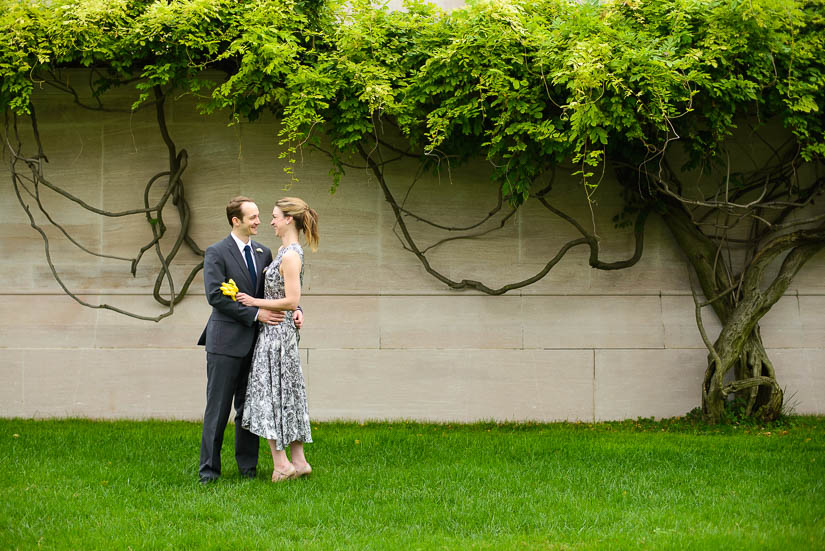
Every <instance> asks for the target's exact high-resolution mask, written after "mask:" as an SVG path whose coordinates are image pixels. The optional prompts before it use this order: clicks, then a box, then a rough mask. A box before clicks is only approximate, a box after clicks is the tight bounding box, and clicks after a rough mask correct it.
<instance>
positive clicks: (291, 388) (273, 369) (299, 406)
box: [241, 243, 312, 450]
mask: <svg viewBox="0 0 825 551" xmlns="http://www.w3.org/2000/svg"><path fill="white" fill-rule="evenodd" d="M287 251H295V252H297V253H298V255H299V256H300V257H301V283H302V284H303V279H304V251H303V249H302V248H301V246H300V245H298V244H297V243H293V244H290V245H287V246H286V247H283V248H281V249H280V250H279V251H278V254H277V255H276V256H275V259H274V260H273V261H272V264H270V265H269V266H268V267H267V268H266V270H265V275H264V277H265V281H264V298H266V299H280V298H284V296H285V294H284V278H283V276H282V275H281V272H280V270H279V268H280V266H281V260H282V259H283V257H284V254H285V253H286V252H287ZM284 314H285V315H286V317H285V318H284V321H282V322H281V323H279V324H278V325H265V324H261V325H260V327H259V329H258V342H257V343H256V344H255V353H254V355H253V357H252V368H251V371H250V373H249V385H248V386H247V389H246V404H245V405H244V412H243V420H242V422H241V424H242V425H243V427H244V428H245V429H247V430H249V431H250V432H251V433H253V434H257V435H258V436H262V437H264V438H267V439H269V440H275V443H276V448H277V449H279V450H282V449H284V448H285V447H286V446H288V445H289V444H291V443H292V442H296V441H300V442H312V433H311V431H310V425H309V410H308V409H307V393H306V385H305V383H304V374H303V372H302V371H301V358H300V356H299V354H298V330H297V328H296V327H295V322H294V320H293V319H292V312H291V311H286V312H284Z"/></svg>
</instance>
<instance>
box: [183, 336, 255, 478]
mask: <svg viewBox="0 0 825 551" xmlns="http://www.w3.org/2000/svg"><path fill="white" fill-rule="evenodd" d="M251 364H252V352H251V351H250V353H249V354H248V355H247V356H246V357H244V358H236V357H233V356H224V355H223V354H212V353H209V352H207V353H206V411H205V412H204V414H203V435H202V437H201V464H200V469H199V470H198V474H199V475H200V478H201V479H213V478H217V477H218V476H219V475H220V474H221V446H222V445H223V433H224V431H225V430H226V424H227V422H228V421H229V411H230V409H231V407H232V398H233V396H234V401H235V461H237V463H238V471H239V472H241V473H243V474H246V473H250V474H251V473H254V472H255V470H256V468H257V466H258V446H259V443H260V439H259V438H258V436H257V435H255V434H252V433H251V432H249V431H248V430H246V429H244V428H243V427H242V426H241V421H242V419H243V407H244V402H245V401H246V385H247V383H248V381H249V369H250V366H251Z"/></svg>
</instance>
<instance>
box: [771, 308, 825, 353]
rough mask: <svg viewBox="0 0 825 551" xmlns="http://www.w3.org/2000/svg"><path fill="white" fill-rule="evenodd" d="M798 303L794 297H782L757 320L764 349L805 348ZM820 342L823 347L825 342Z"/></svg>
mask: <svg viewBox="0 0 825 551" xmlns="http://www.w3.org/2000/svg"><path fill="white" fill-rule="evenodd" d="M799 303H800V300H798V299H797V297H795V296H784V297H782V298H780V299H779V300H778V301H777V302H776V304H774V305H773V306H772V307H771V309H770V310H769V311H768V313H767V314H765V315H764V316H763V317H762V319H761V320H759V327H760V333H761V335H762V343H763V344H764V345H765V347H766V348H802V347H804V346H806V342H805V339H804V337H803V333H802V321H801V319H800V316H799ZM822 342H823V344H824V345H825V341H822ZM807 345H808V346H809V345H810V343H808V344H807Z"/></svg>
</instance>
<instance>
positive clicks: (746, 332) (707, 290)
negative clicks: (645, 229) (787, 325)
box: [664, 202, 825, 422]
mask: <svg viewBox="0 0 825 551" xmlns="http://www.w3.org/2000/svg"><path fill="white" fill-rule="evenodd" d="M664 220H665V223H666V224H667V226H668V228H670V231H671V233H672V234H673V236H674V237H675V238H676V241H677V242H678V244H679V246H680V248H681V249H682V251H684V253H685V254H686V256H687V258H688V260H689V261H690V263H691V265H692V266H693V269H694V271H695V273H696V275H697V277H698V279H699V284H700V286H701V287H702V291H703V293H704V295H705V297H707V301H708V302H707V303H706V304H705V305H709V306H711V307H712V308H713V310H714V312H715V313H716V315H717V317H718V318H719V321H720V322H721V324H722V331H721V332H720V333H719V336H718V337H717V339H716V341H715V342H713V343H712V344H711V343H710V342H709V341H707V340H706V344H707V345H708V351H709V354H708V368H707V370H706V371H705V377H704V381H703V383H702V411H703V412H704V413H705V415H706V417H707V418H708V420H710V421H712V422H718V421H719V420H720V419H721V418H722V416H723V414H724V412H725V403H726V401H727V399H728V397H729V396H731V395H737V396H740V397H743V398H745V399H746V404H747V405H746V414H747V415H751V414H753V415H755V416H758V417H761V418H763V419H766V420H771V419H775V418H776V417H778V416H779V414H780V413H781V411H782V403H783V392H782V388H781V387H780V386H779V383H778V381H777V380H776V373H775V371H774V369H773V364H772V363H771V361H770V359H769V358H768V355H767V352H766V351H765V347H764V345H763V344H762V337H761V334H760V331H759V325H758V322H759V320H760V319H761V318H762V316H764V315H765V314H766V313H767V312H768V311H769V310H770V309H771V307H772V306H773V305H774V304H775V303H776V302H777V301H778V300H779V299H780V298H781V297H782V295H783V294H784V293H785V291H786V290H787V289H788V286H789V285H790V283H791V281H792V280H793V277H794V276H795V275H796V273H797V272H798V271H799V269H800V268H801V267H802V266H803V265H804V264H805V262H807V261H808V260H809V259H810V258H811V257H812V256H813V255H815V254H816V253H817V252H819V251H820V250H822V249H823V248H825V223H822V224H820V225H819V226H818V227H816V228H814V229H808V230H798V231H795V232H791V233H786V234H782V235H778V236H774V237H772V238H771V239H769V240H767V241H765V242H764V243H762V244H761V246H760V247H759V249H758V250H757V251H756V253H755V254H754V256H753V259H752V260H751V261H750V262H749V263H748V264H747V266H746V267H745V269H744V270H743V271H742V273H741V274H739V275H737V276H730V275H729V274H731V273H732V271H731V270H730V267H729V266H727V265H726V264H725V259H724V257H723V255H721V254H720V251H719V246H718V245H717V244H716V243H714V242H713V240H711V239H710V238H709V237H708V236H707V235H705V234H704V233H702V231H701V230H700V229H699V228H698V227H697V225H696V224H695V223H694V221H693V220H692V219H691V217H690V214H689V213H688V212H687V211H686V209H685V208H684V206H682V205H681V204H678V203H676V202H671V203H669V204H668V207H667V212H666V215H665V216H664ZM785 253H787V256H786V257H785V259H784V260H783V261H782V265H781V267H780V269H779V273H778V274H777V275H776V276H775V277H774V279H773V280H772V281H771V282H770V283H769V284H768V285H767V286H766V287H765V286H763V285H762V280H763V276H764V275H765V271H766V269H767V268H768V266H769V265H770V264H771V263H772V262H774V261H776V260H778V257H779V256H780V255H782V254H785ZM698 306H702V305H698ZM698 306H697V308H698ZM697 321H698V323H699V328H700V331H701V332H702V334H703V337H705V338H706V335H705V333H704V327H703V326H702V323H701V316H699V315H697ZM731 370H733V374H734V378H733V381H732V382H730V383H727V384H726V383H725V376H726V375H727V374H728V372H730V371H731Z"/></svg>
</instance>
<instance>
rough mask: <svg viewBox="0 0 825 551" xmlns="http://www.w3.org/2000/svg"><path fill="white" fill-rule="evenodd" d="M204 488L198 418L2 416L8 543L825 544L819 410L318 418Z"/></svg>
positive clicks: (4, 538)
mask: <svg viewBox="0 0 825 551" xmlns="http://www.w3.org/2000/svg"><path fill="white" fill-rule="evenodd" d="M314 426H315V430H314V437H315V443H314V444H311V445H309V446H308V448H307V449H308V451H307V456H308V458H309V460H310V462H311V463H312V465H313V469H314V473H313V475H312V477H311V478H309V479H301V480H297V481H289V482H285V483H279V484H272V483H270V482H269V481H268V477H269V475H270V474H271V469H272V460H271V458H270V457H269V452H268V450H266V446H265V445H263V446H261V464H260V469H259V475H258V480H254V481H249V480H244V479H242V478H240V477H239V476H238V473H237V468H236V466H235V464H234V460H233V458H232V451H233V450H232V441H233V439H232V430H233V429H232V427H230V428H229V429H228V430H227V436H226V444H225V445H224V454H223V462H224V473H223V476H222V477H221V480H220V481H219V482H217V483H215V484H211V485H208V486H205V487H204V486H200V485H199V484H198V483H197V474H196V472H197V464H198V453H199V442H200V425H199V424H198V423H187V422H160V421H147V422H93V421H83V420H57V421H33V420H19V419H0V441H2V445H1V446H0V548H2V549H129V548H131V549H233V550H239V549H287V548H296V546H297V548H299V549H301V548H307V549H468V548H469V549H656V550H658V549H679V550H680V551H684V550H693V549H712V550H718V549H754V550H755V549H782V550H783V551H787V550H790V549H825V454H823V450H825V418H822V417H793V418H790V419H789V420H787V421H786V422H785V423H784V424H783V425H781V426H772V427H755V426H751V427H730V426H724V427H718V428H715V427H706V426H703V425H701V424H691V423H687V422H685V421H680V420H668V421H663V422H661V423H654V422H652V421H641V422H624V423H610V424H596V425H588V424H566V423H560V424H547V425H536V424H530V425H495V424H477V425H425V424H417V423H404V422H395V423H367V424H364V425H359V424H353V423H317V424H315V425H314Z"/></svg>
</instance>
